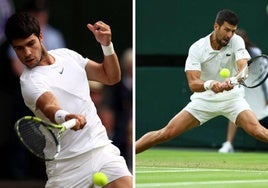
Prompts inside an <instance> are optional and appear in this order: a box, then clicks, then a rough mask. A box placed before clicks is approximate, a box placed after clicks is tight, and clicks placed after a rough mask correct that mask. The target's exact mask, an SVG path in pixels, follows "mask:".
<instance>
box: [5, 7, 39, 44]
mask: <svg viewBox="0 0 268 188" xmlns="http://www.w3.org/2000/svg"><path fill="white" fill-rule="evenodd" d="M5 34H6V37H7V40H8V41H9V42H11V41H12V40H14V39H24V38H27V37H29V36H30V35H32V34H34V35H36V36H37V37H39V35H40V25H39V22H38V20H37V19H36V18H35V17H33V16H31V15H30V14H28V13H26V12H19V13H15V14H13V15H12V16H10V17H9V18H8V20H7V22H6V27H5Z"/></svg>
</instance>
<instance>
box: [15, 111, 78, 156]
mask: <svg viewBox="0 0 268 188" xmlns="http://www.w3.org/2000/svg"><path fill="white" fill-rule="evenodd" d="M75 124H76V120H75V119H71V120H69V121H66V122H64V123H63V124H61V125H57V124H53V123H47V122H45V121H43V120H42V119H40V118H38V117H34V116H24V117H22V118H20V119H19V120H18V121H17V122H16V123H15V126H14V128H15V131H16V133H17V135H18V137H19V139H20V141H21V142H22V143H23V144H24V145H25V146H26V148H27V149H28V150H29V151H30V152H32V153H33V154H34V155H36V156H37V157H39V158H41V159H42V160H45V161H51V160H54V159H55V158H56V157H57V156H58V155H59V153H60V150H61V147H60V137H61V135H62V133H63V132H64V131H66V130H67V129H70V128H72V127H74V126H75Z"/></svg>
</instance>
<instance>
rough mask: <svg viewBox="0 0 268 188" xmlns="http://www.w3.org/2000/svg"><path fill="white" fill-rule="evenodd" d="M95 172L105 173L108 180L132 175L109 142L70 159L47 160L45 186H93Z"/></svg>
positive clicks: (64, 187) (117, 151)
mask: <svg viewBox="0 0 268 188" xmlns="http://www.w3.org/2000/svg"><path fill="white" fill-rule="evenodd" d="M95 172H103V173H105V174H106V175H107V178H108V182H111V181H114V180H116V179H118V178H120V177H123V176H132V174H131V173H130V171H129V170H128V167H127V165H126V161H125V159H124V158H123V157H122V156H120V151H119V149H118V148H117V147H115V146H114V145H112V144H109V145H107V146H104V147H101V148H97V149H94V150H92V151H89V152H87V153H84V154H82V155H80V156H77V157H74V158H71V159H64V160H55V161H52V162H49V165H47V175H48V181H47V184H46V188H55V187H57V188H66V187H68V188H91V187H92V188H94V185H93V182H92V176H93V174H94V173H95Z"/></svg>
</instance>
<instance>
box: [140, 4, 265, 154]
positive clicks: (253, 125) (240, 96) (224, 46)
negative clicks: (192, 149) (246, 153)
mask: <svg viewBox="0 0 268 188" xmlns="http://www.w3.org/2000/svg"><path fill="white" fill-rule="evenodd" d="M237 26H238V17H237V15H236V14H235V13H234V12H233V11H231V10H227V9H224V10H221V11H219V12H218V13H217V16H216V20H215V23H214V30H213V31H212V32H211V33H210V34H208V35H207V36H206V37H204V38H201V39H199V40H198V41H196V42H195V43H194V44H192V46H191V47H190V49H189V54H188V57H187V60H186V64H185V72H186V77H187V79H188V85H189V87H190V89H191V91H193V94H192V96H191V102H190V103H188V105H186V107H185V108H184V109H182V111H180V112H179V113H178V114H177V115H175V117H173V118H172V119H171V120H170V121H169V122H168V124H167V125H166V126H165V127H164V128H162V129H160V130H156V131H151V132H148V133H147V134H145V135H144V136H142V137H141V138H140V139H138V140H137V141H136V153H140V152H142V151H144V150H146V149H148V148H150V147H152V146H154V145H156V144H159V143H163V142H166V141H168V140H170V139H172V138H174V137H176V136H179V135H180V134H182V133H183V132H185V131H187V130H190V129H192V128H194V127H197V126H199V125H202V124H203V123H205V122H206V121H208V120H210V119H212V118H214V117H217V116H220V115H222V116H224V117H226V118H228V119H229V120H230V121H232V122H235V123H236V125H239V126H241V127H242V128H243V129H244V130H245V131H246V132H247V133H248V134H249V135H251V136H253V137H254V138H256V139H259V140H261V141H265V142H267V141H268V130H267V129H266V128H264V127H263V126H261V125H260V123H259V121H258V119H257V118H256V116H255V115H254V113H253V112H252V111H251V110H250V108H249V105H248V103H247V102H246V100H245V99H244V92H241V91H240V90H242V89H243V87H239V86H233V85H231V84H230V82H229V81H228V79H227V80H224V79H223V78H221V77H220V75H219V72H220V70H221V69H222V68H228V69H229V70H230V71H231V76H235V75H236V74H237V73H238V72H239V71H241V70H242V69H243V68H244V67H245V66H246V64H247V61H248V60H249V59H250V55H249V53H248V51H247V50H246V49H245V44H244V41H243V39H242V38H241V37H240V36H238V35H236V34H235V31H236V29H237Z"/></svg>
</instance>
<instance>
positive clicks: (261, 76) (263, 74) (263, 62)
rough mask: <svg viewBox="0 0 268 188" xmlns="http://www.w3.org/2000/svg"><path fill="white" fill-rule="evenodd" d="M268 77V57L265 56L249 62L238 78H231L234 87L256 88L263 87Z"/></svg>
mask: <svg viewBox="0 0 268 188" xmlns="http://www.w3.org/2000/svg"><path fill="white" fill-rule="evenodd" d="M267 77H268V56H267V55H265V54H263V55H260V56H256V57H254V58H252V59H250V60H249V61H248V66H246V67H245V68H244V69H243V70H242V71H241V72H240V73H239V74H238V75H237V76H235V77H232V78H230V83H231V84H233V85H237V84H240V85H243V86H245V87H247V88H255V87H258V86H259V85H261V84H262V83H263V82H264V81H265V80H266V79H267Z"/></svg>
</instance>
